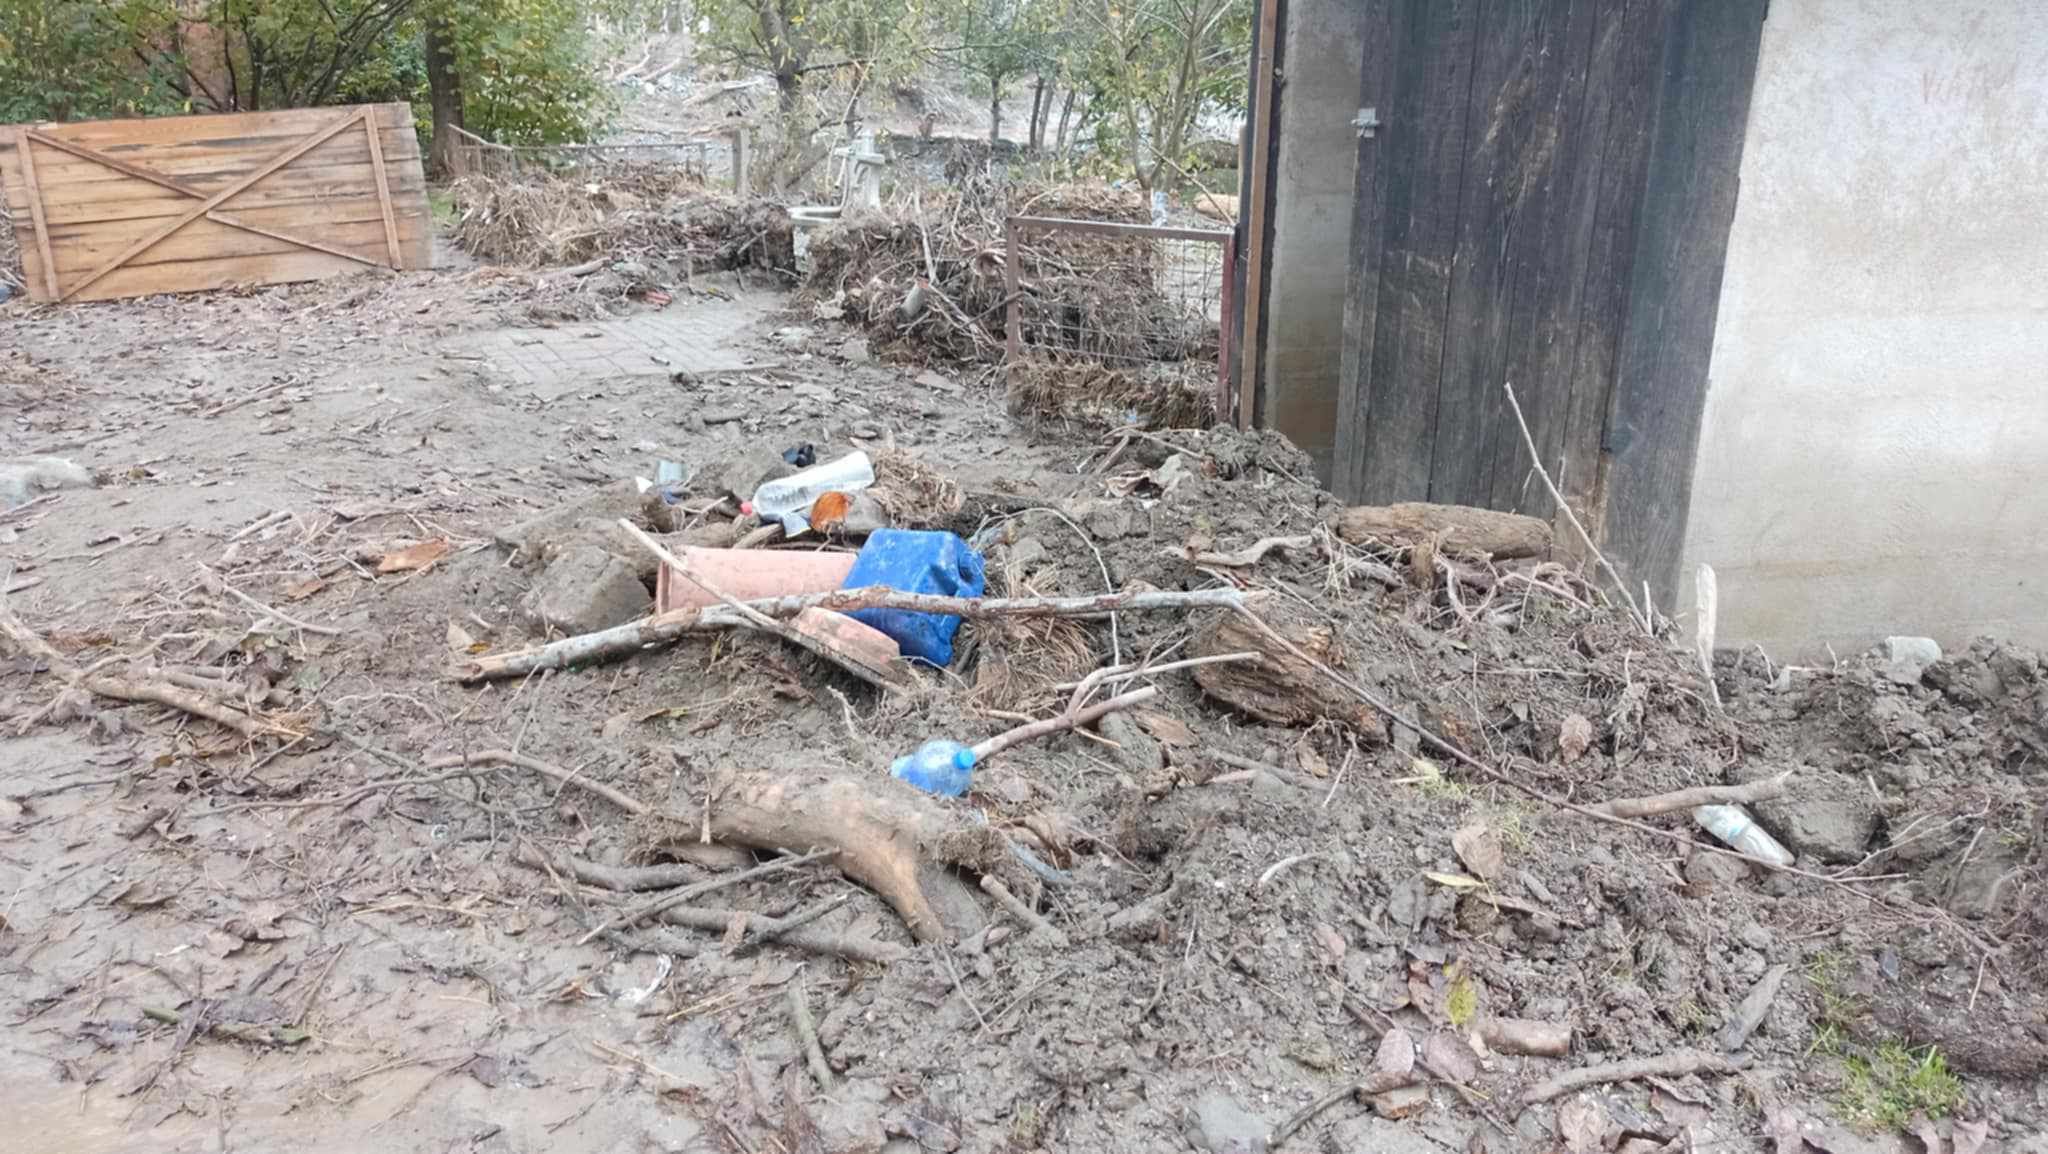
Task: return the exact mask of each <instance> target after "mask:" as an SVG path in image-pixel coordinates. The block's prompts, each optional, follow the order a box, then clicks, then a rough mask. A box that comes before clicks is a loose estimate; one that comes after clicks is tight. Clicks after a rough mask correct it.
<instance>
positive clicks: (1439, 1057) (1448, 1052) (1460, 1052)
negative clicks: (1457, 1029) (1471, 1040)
mask: <svg viewBox="0 0 2048 1154" xmlns="http://www.w3.org/2000/svg"><path fill="white" fill-rule="evenodd" d="M1422 1061H1423V1064H1424V1065H1426V1066H1428V1067H1429V1068H1430V1069H1431V1070H1433V1071H1434V1072H1435V1073H1436V1074H1437V1075H1438V1076H1439V1077H1443V1078H1449V1079H1450V1080H1451V1081H1453V1082H1470V1081H1472V1079H1474V1078H1477V1077H1478V1076H1479V1055H1477V1054H1475V1053H1473V1052H1472V1047H1471V1046H1469V1045H1467V1044H1466V1043H1465V1040H1464V1039H1463V1038H1460V1037H1458V1036H1457V1035H1456V1034H1451V1033H1446V1032H1444V1031H1442V1030H1439V1031H1437V1032H1436V1033H1434V1034H1431V1035H1430V1036H1429V1037H1427V1038H1425V1039H1423V1042H1422Z"/></svg>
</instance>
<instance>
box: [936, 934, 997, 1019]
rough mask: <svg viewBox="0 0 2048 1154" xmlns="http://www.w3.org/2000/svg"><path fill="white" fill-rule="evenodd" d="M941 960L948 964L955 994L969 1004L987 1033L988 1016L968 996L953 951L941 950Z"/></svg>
mask: <svg viewBox="0 0 2048 1154" xmlns="http://www.w3.org/2000/svg"><path fill="white" fill-rule="evenodd" d="M939 960H940V961H942V962H944V963H946V972H947V973H948V974H950V975H952V977H953V992H955V993H957V994H959V995H960V1000H961V1001H963V1002H966V1003H967V1008H968V1009H970V1010H972V1011H974V1017H975V1019H976V1020H977V1021H979V1022H980V1023H981V1028H982V1030H983V1031H984V1032H986V1031H987V1030H988V1015H986V1014H983V1013H982V1012H981V1007H980V1006H977V1005H975V1004H974V999H973V998H971V997H968V996H967V986H966V985H965V984H964V983H962V982H961V981H960V967H958V966H956V965H954V964H953V951H952V950H950V949H945V950H940V951H939Z"/></svg>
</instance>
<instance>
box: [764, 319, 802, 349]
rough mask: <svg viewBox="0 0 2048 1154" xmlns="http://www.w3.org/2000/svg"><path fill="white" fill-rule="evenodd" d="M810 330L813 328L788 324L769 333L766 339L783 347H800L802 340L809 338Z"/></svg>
mask: <svg viewBox="0 0 2048 1154" xmlns="http://www.w3.org/2000/svg"><path fill="white" fill-rule="evenodd" d="M812 332H813V330H811V329H808V328H805V327H804V326H802V325H789V326H786V327H783V328H779V329H776V330H775V331H774V332H773V333H771V334H769V337H768V339H769V340H772V341H774V342H775V343H776V344H778V345H781V346H782V347H783V348H785V349H796V348H802V347H803V345H804V342H806V341H808V340H810V339H811V335H812Z"/></svg>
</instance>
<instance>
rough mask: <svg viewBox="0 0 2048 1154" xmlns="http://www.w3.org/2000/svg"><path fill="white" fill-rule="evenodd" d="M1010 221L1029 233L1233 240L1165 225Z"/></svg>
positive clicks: (1225, 234)
mask: <svg viewBox="0 0 2048 1154" xmlns="http://www.w3.org/2000/svg"><path fill="white" fill-rule="evenodd" d="M1010 219H1011V220H1013V221H1015V222H1016V223H1017V227H1018V228H1020V229H1022V230H1024V231H1025V232H1027V233H1031V232H1082V233H1090V234H1093V235H1097V236H1117V237H1142V238H1144V239H1146V240H1189V241H1208V242H1209V243H1211V244H1222V243H1223V242H1224V241H1226V240H1229V239H1230V230H1229V229H1223V228H1171V227H1168V226H1165V225H1152V224H1131V223H1126V222H1124V221H1117V220H1070V219H1068V218H1066V217H1059V216H1013V217H1011V218H1010Z"/></svg>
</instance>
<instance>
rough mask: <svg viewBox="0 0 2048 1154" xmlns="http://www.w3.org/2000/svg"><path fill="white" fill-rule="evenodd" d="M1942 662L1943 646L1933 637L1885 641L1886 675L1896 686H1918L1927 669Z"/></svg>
mask: <svg viewBox="0 0 2048 1154" xmlns="http://www.w3.org/2000/svg"><path fill="white" fill-rule="evenodd" d="M1940 660H1941V645H1940V644H1939V643H1937V642H1936V641H1935V640H1934V639H1933V638H1932V637H1887V638H1885V639H1884V675H1885V677H1886V678H1888V679H1889V680H1890V681H1891V682H1892V683H1893V684H1896V685H1918V684H1920V676H1921V674H1923V673H1926V672H1927V667H1928V666H1930V665H1932V664H1934V663H1935V662H1937V661H1940Z"/></svg>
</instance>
